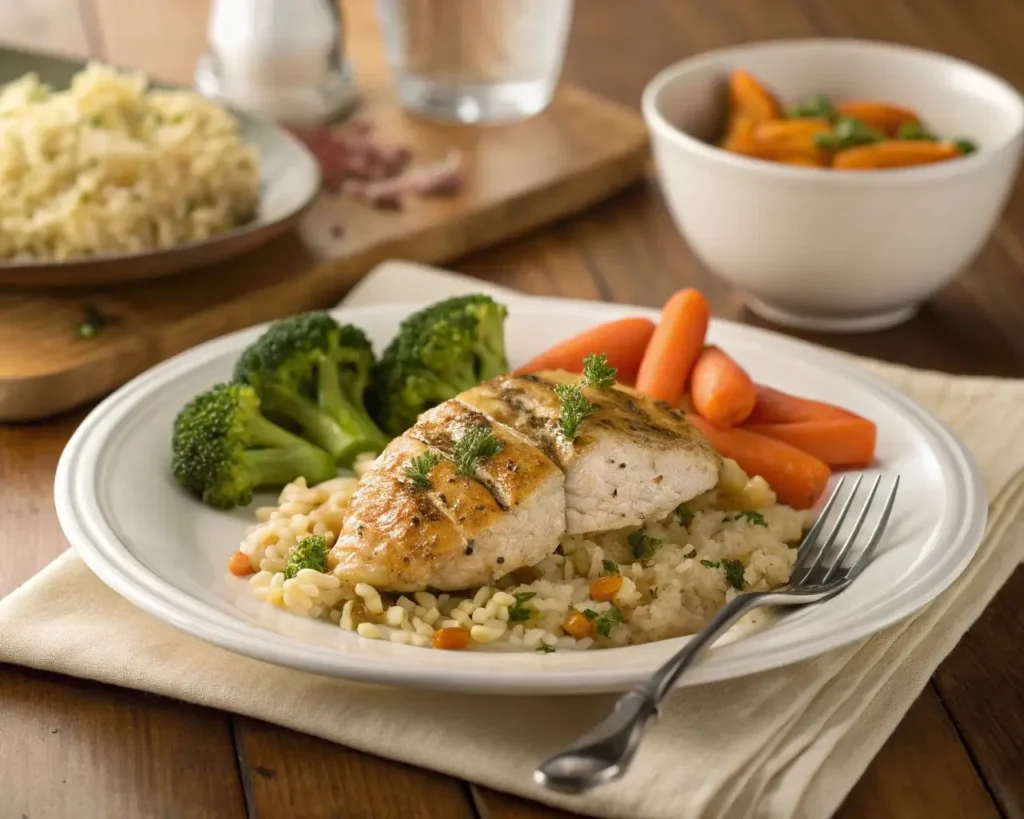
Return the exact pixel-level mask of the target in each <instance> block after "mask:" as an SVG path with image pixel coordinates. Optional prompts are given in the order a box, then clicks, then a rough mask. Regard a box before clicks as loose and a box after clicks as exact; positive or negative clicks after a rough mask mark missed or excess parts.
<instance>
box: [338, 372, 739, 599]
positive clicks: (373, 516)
mask: <svg viewBox="0 0 1024 819" xmlns="http://www.w3.org/2000/svg"><path fill="white" fill-rule="evenodd" d="M578 381H579V376H578V375H573V374H569V373H565V372H561V371H557V372H556V371H552V372H544V373H538V374H534V375H523V376H500V377H498V378H496V379H493V380H491V381H488V382H486V383H484V384H482V385H480V386H479V387H475V388H474V389H471V390H468V391H467V392H464V393H462V394H461V395H459V396H457V397H456V398H455V399H452V400H450V401H446V402H444V403H443V404H440V405H439V406H437V407H435V408H434V409H432V410H429V411H428V412H425V413H423V415H421V416H420V418H419V419H418V421H417V422H416V424H415V426H413V427H412V428H411V429H410V430H408V431H407V432H406V433H405V434H404V435H402V436H401V437H399V438H396V439H395V440H394V441H392V442H391V444H389V445H388V447H387V448H386V449H385V450H384V452H383V454H382V455H381V457H380V458H379V459H378V461H377V463H376V464H375V465H374V467H373V469H372V470H371V471H370V472H368V473H367V474H366V475H364V476H363V478H362V479H361V480H360V482H359V486H358V487H357V488H356V491H355V493H354V494H353V496H352V499H351V501H350V504H349V512H348V515H347V516H346V518H345V523H344V527H343V529H342V532H341V534H340V536H339V537H338V539H337V542H336V543H335V545H334V547H333V548H332V549H331V552H330V555H329V557H328V568H329V569H330V570H331V571H333V572H334V574H335V575H336V576H338V577H339V578H341V579H342V580H347V581H349V582H353V583H358V582H364V583H369V584H371V585H373V586H375V587H377V588H379V589H388V590H391V591H417V590H420V589H427V588H433V589H440V590H458V589H466V588H472V587H474V586H481V585H486V584H489V583H493V582H494V581H495V580H497V579H499V578H500V577H502V576H503V575H505V574H507V573H509V572H511V571H514V570H515V569H518V568H521V567H524V566H532V565H535V564H536V563H538V562H540V561H541V560H542V559H543V558H545V557H547V556H548V555H550V554H552V553H553V552H554V550H555V549H556V548H557V546H558V541H559V538H560V537H561V536H562V535H563V534H565V533H570V534H573V533H585V532H599V531H605V530H608V529H620V528H625V527H631V526H638V525H642V524H643V523H644V521H645V520H648V519H650V520H659V519H662V518H664V517H666V516H667V515H668V514H669V513H671V512H672V511H673V510H674V509H675V508H676V507H677V506H678V505H679V504H680V503H683V502H684V501H687V500H690V499H691V498H693V497H696V496H697V495H699V494H701V493H703V492H705V491H707V490H709V489H711V488H713V487H714V486H715V484H716V483H717V480H718V470H719V466H720V464H721V458H720V457H719V456H718V455H717V454H716V453H715V452H714V450H712V449H711V448H710V446H709V445H708V444H707V442H706V441H705V440H704V438H703V436H702V435H701V434H700V433H699V432H698V431H697V430H696V429H694V428H693V427H692V426H690V425H689V424H688V423H687V422H686V420H685V417H684V416H683V414H682V413H680V412H677V411H676V410H673V409H671V408H670V407H668V406H667V405H666V404H664V403H661V402H657V401H652V400H651V399H649V398H646V397H645V396H642V395H639V394H637V393H635V392H633V391H631V390H629V389H626V388H621V387H615V388H611V389H597V388H590V387H586V388H583V393H584V395H585V396H586V398H587V399H588V400H589V401H590V402H591V403H592V404H593V405H594V407H595V409H594V411H593V412H592V413H591V414H589V415H588V416H586V418H584V420H583V421H582V423H581V424H580V426H579V434H578V435H577V436H576V438H575V439H574V440H571V441H570V440H568V439H567V438H566V437H565V436H564V435H563V434H562V432H561V429H560V426H559V423H558V418H559V414H560V411H561V402H560V401H559V398H558V396H557V394H556V393H555V386H556V385H558V384H568V383H576V382H578ZM481 427H483V428H486V429H487V430H489V431H490V433H491V435H493V436H494V438H496V439H497V440H498V441H499V442H500V450H499V451H498V452H497V454H494V455H491V456H489V457H485V458H481V459H479V460H478V461H476V462H475V463H474V464H473V469H472V471H473V474H472V475H464V474H460V473H459V472H458V470H457V468H456V464H455V461H456V460H457V458H456V444H457V442H458V441H459V440H460V439H461V438H462V437H463V436H464V435H466V433H467V432H469V431H470V430H474V429H477V428H481ZM428 451H429V452H432V453H434V454H435V455H436V456H437V457H438V458H439V459H440V460H439V462H438V463H437V465H436V466H434V467H433V469H432V470H431V471H430V476H429V477H430V481H431V486H430V488H421V487H417V486H416V484H415V483H414V482H413V481H412V480H410V479H409V477H408V476H407V475H406V467H407V466H408V465H409V462H410V461H411V459H412V458H414V457H416V456H417V455H420V454H422V453H424V452H428Z"/></svg>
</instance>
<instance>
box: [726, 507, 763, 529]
mask: <svg viewBox="0 0 1024 819" xmlns="http://www.w3.org/2000/svg"><path fill="white" fill-rule="evenodd" d="M743 518H746V519H747V522H748V523H749V524H750V525H751V526H764V527H767V526H768V521H766V520H765V519H764V515H762V514H761V513H760V512H755V511H753V510H748V511H746V512H740V513H739V514H738V515H736V517H734V518H733V520H743Z"/></svg>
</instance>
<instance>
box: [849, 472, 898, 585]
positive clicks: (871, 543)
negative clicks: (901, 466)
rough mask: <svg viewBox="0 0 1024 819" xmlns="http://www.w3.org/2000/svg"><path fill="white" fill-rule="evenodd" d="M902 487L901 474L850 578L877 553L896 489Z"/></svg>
mask: <svg viewBox="0 0 1024 819" xmlns="http://www.w3.org/2000/svg"><path fill="white" fill-rule="evenodd" d="M899 488H900V476H899V475H897V476H896V478H895V479H894V480H893V482H892V489H890V490H889V497H888V498H886V499H885V507H884V508H883V509H882V514H881V516H880V517H879V518H878V523H876V524H875V529H874V531H873V532H872V533H871V537H870V538H868V545H867V546H865V547H864V551H863V552H861V553H860V556H859V557H858V558H857V560H856V561H855V562H854V564H853V567H852V568H851V569H850V573H849V575H848V577H849V579H850V580H853V579H854V578H856V577H857V575H859V574H860V573H861V572H862V571H864V569H865V568H866V567H867V565H868V564H869V563H870V562H871V558H872V557H873V556H874V554H875V550H876V549H877V548H878V544H879V543H881V541H882V534H883V532H885V527H886V526H887V525H888V524H889V515H890V514H892V507H893V505H894V504H895V502H896V490H897V489H899Z"/></svg>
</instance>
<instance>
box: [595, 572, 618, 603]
mask: <svg viewBox="0 0 1024 819" xmlns="http://www.w3.org/2000/svg"><path fill="white" fill-rule="evenodd" d="M621 588H622V575H621V574H613V575H609V576H608V577H598V578H595V579H594V580H591V581H590V599H591V600H598V601H601V600H614V599H615V595H617V594H618V593H619V589H621Z"/></svg>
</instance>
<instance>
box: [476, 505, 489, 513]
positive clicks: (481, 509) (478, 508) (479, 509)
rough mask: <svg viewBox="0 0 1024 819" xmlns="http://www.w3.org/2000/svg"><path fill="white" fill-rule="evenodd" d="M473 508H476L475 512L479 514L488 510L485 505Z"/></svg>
mask: <svg viewBox="0 0 1024 819" xmlns="http://www.w3.org/2000/svg"><path fill="white" fill-rule="evenodd" d="M473 508H474V509H475V510H476V511H477V512H483V511H484V509H486V508H487V507H486V506H484V505H483V504H480V505H479V506H474V507H473Z"/></svg>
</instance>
